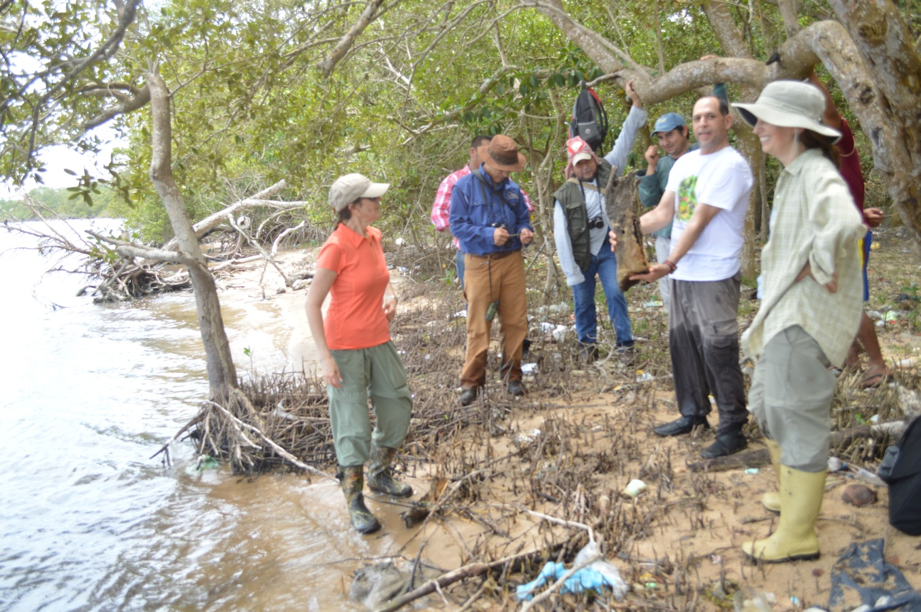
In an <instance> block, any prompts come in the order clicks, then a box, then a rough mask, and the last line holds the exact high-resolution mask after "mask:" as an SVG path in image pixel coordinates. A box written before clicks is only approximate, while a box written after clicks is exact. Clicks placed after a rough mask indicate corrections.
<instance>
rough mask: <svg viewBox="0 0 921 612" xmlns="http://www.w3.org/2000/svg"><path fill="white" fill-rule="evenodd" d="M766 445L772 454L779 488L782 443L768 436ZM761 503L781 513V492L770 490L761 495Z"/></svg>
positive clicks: (771, 510)
mask: <svg viewBox="0 0 921 612" xmlns="http://www.w3.org/2000/svg"><path fill="white" fill-rule="evenodd" d="M764 443H765V445H767V448H768V453H770V455H771V465H773V466H774V476H775V477H776V478H777V488H778V489H779V488H780V444H778V443H777V442H774V441H773V440H770V439H768V438H765V439H764ZM761 505H762V506H764V507H765V508H766V509H767V510H769V511H770V512H773V513H774V514H780V493H777V492H776V491H768V492H767V493H765V494H764V495H762V496H761Z"/></svg>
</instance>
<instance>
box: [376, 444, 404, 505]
mask: <svg viewBox="0 0 921 612" xmlns="http://www.w3.org/2000/svg"><path fill="white" fill-rule="evenodd" d="M396 453H397V450H396V449H395V448H379V447H378V446H377V445H376V444H371V465H370V467H369V468H368V488H369V489H371V490H372V491H374V492H375V493H381V494H384V495H390V496H391V497H409V496H410V495H412V494H413V488H412V487H411V486H409V485H408V484H405V483H402V482H400V481H399V480H396V479H395V478H394V477H393V470H392V469H391V468H390V464H391V463H392V462H393V456H394V455H396Z"/></svg>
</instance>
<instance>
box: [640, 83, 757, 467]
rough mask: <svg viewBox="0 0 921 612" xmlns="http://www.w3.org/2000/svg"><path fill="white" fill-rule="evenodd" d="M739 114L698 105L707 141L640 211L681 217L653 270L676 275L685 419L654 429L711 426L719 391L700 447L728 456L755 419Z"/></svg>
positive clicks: (747, 173) (711, 100)
mask: <svg viewBox="0 0 921 612" xmlns="http://www.w3.org/2000/svg"><path fill="white" fill-rule="evenodd" d="M731 125H732V115H730V114H729V106H728V104H726V102H725V100H721V99H719V98H716V97H714V96H706V97H703V98H701V99H700V100H698V101H697V103H696V104H695V105H694V115H693V129H694V136H695V137H696V138H697V142H698V144H699V145H700V149H699V150H697V151H692V152H690V153H686V154H685V155H683V156H681V157H680V158H679V159H678V160H677V161H676V162H675V165H674V166H673V167H672V170H671V173H670V174H669V177H668V185H667V186H666V188H665V193H664V194H663V195H662V199H661V200H660V202H659V205H658V206H656V208H654V209H653V210H652V211H650V212H648V213H646V214H645V215H643V216H642V217H640V228H641V229H642V231H643V233H644V234H649V233H652V232H655V231H657V230H659V229H661V228H663V227H665V226H666V225H668V224H669V222H672V221H674V224H673V225H672V250H671V253H670V254H669V256H668V259H666V260H665V261H664V262H663V263H658V264H653V265H651V266H650V267H649V272H648V273H647V274H641V275H637V276H633V277H631V278H633V279H637V280H643V281H648V282H653V281H656V280H658V279H660V278H662V277H663V276H666V275H670V278H669V291H670V294H671V299H670V302H669V308H668V319H669V328H670V329H669V335H668V345H669V352H670V353H671V358H672V372H673V373H674V379H675V397H676V399H677V401H678V409H679V411H680V412H681V418H679V419H678V420H676V421H672V422H671V423H667V424H665V425H660V426H659V427H656V428H655V429H654V431H655V433H656V434H658V435H660V436H676V435H680V434H685V433H689V432H690V431H691V430H693V429H694V428H695V427H698V426H702V427H709V424H708V422H707V414H709V413H710V399H709V395H710V394H712V395H713V397H714V399H715V400H716V405H717V409H718V411H719V425H718V427H717V431H716V441H715V442H714V443H713V444H712V445H711V446H709V447H708V448H706V449H704V450H703V452H701V456H702V457H705V458H713V457H720V456H723V455H728V454H731V453H734V452H736V451H738V450H741V449H743V448H745V446H746V445H747V442H746V440H745V436H744V435H743V434H742V426H743V425H744V424H745V422H746V421H747V419H748V412H747V411H746V409H745V389H744V386H743V382H742V370H741V368H740V367H739V339H738V334H739V324H738V321H737V319H736V317H737V316H738V309H739V286H740V282H741V274H740V267H741V263H740V261H739V253H740V252H741V251H742V241H743V226H744V224H745V214H746V212H747V211H748V199H749V195H750V193H751V189H752V184H753V182H754V181H753V178H752V173H751V169H750V168H749V167H748V162H746V161H745V158H743V157H742V156H741V155H740V154H739V152H738V151H736V150H735V149H733V148H732V147H730V146H729V141H728V139H727V136H728V133H729V127H730V126H731Z"/></svg>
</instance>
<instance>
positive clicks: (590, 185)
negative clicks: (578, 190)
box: [567, 177, 601, 193]
mask: <svg viewBox="0 0 921 612" xmlns="http://www.w3.org/2000/svg"><path fill="white" fill-rule="evenodd" d="M567 182H568V183H572V184H573V185H579V186H580V187H588V188H589V189H591V190H592V191H594V192H597V193H601V189H600V188H599V187H598V186H597V185H595V183H588V182H584V181H580V180H579V179H574V178H572V177H569V179H567Z"/></svg>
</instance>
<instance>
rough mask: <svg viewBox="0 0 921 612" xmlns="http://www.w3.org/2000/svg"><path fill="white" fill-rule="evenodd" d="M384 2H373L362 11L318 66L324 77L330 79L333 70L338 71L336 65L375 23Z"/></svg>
mask: <svg viewBox="0 0 921 612" xmlns="http://www.w3.org/2000/svg"><path fill="white" fill-rule="evenodd" d="M383 2H384V0H371V1H370V2H369V3H368V6H367V7H366V8H365V10H364V11H362V13H361V16H360V17H359V18H358V21H357V22H355V25H353V26H352V27H351V29H350V30H349V31H348V32H346V33H345V35H344V36H343V37H342V38H341V39H339V43H338V44H336V46H335V48H333V50H332V51H331V52H330V54H329V55H327V56H326V57H325V58H324V59H323V61H321V62H320V63H319V64H318V65H317V68H319V70H320V72H321V73H322V74H323V76H324V77H329V75H331V74H332V73H333V70H335V69H336V65H337V64H338V63H339V61H340V60H341V59H342V58H343V57H345V54H346V53H348V50H349V49H350V48H351V47H352V44H353V43H354V42H355V39H356V38H358V37H359V36H361V33H362V32H364V31H365V28H367V27H368V25H370V24H371V22H372V21H374V19H375V17H377V11H378V9H379V8H380V7H381V4H383Z"/></svg>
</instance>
